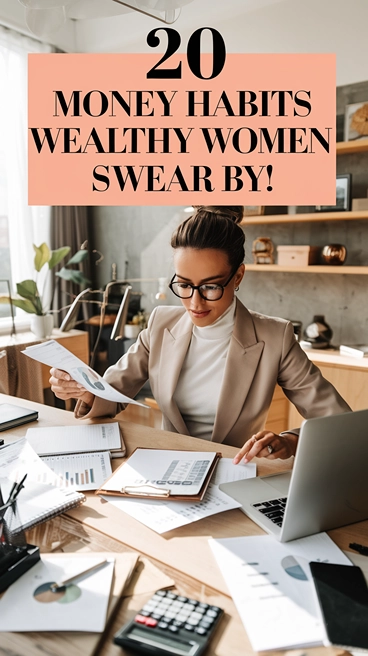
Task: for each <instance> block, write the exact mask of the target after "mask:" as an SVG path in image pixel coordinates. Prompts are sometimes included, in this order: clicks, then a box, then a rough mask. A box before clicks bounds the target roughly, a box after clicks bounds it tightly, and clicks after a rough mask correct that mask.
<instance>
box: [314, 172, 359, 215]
mask: <svg viewBox="0 0 368 656" xmlns="http://www.w3.org/2000/svg"><path fill="white" fill-rule="evenodd" d="M350 209H351V173H344V174H343V175H337V176H336V205H316V212H349V210H350Z"/></svg>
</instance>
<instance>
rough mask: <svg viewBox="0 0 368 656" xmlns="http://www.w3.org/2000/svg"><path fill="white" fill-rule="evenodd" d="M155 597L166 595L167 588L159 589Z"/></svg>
mask: <svg viewBox="0 0 368 656" xmlns="http://www.w3.org/2000/svg"><path fill="white" fill-rule="evenodd" d="M154 596H155V597H166V590H157V592H156V594H155V595H154Z"/></svg>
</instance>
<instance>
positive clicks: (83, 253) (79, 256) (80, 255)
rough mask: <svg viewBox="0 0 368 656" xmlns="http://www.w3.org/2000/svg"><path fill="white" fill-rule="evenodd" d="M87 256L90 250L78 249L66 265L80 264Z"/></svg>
mask: <svg viewBox="0 0 368 656" xmlns="http://www.w3.org/2000/svg"><path fill="white" fill-rule="evenodd" d="M87 257H88V251H87V250H86V249H82V250H80V251H77V252H76V253H75V254H74V255H73V257H71V258H70V260H69V261H68V262H67V264H66V266H69V264H79V262H83V260H85V259H86V258H87Z"/></svg>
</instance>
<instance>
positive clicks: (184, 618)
mask: <svg viewBox="0 0 368 656" xmlns="http://www.w3.org/2000/svg"><path fill="white" fill-rule="evenodd" d="M223 615H224V611H223V610H222V609H221V608H219V607H218V606H211V605H210V604H205V603H202V602H199V601H197V600H195V599H189V598H188V597H183V596H181V595H177V594H174V593H173V592H168V591H167V590H158V592H156V593H155V594H154V595H153V597H151V599H150V600H149V601H148V602H147V603H146V604H145V605H144V606H143V608H142V609H141V610H140V611H139V612H138V613H137V615H136V616H135V618H134V619H133V620H132V621H131V622H129V623H128V624H125V625H124V626H123V627H122V628H121V629H120V631H118V633H117V634H116V635H115V636H114V642H115V643H116V644H118V645H120V646H121V647H130V648H131V649H133V650H135V651H137V652H138V653H141V654H156V656H160V655H162V656H164V655H165V654H166V655H167V654H177V655H178V656H184V655H185V656H200V654H203V652H204V651H205V649H206V648H207V646H208V644H209V642H210V640H211V638H212V636H213V633H214V631H215V629H216V627H217V625H218V624H219V621H220V619H221V617H222V616H223Z"/></svg>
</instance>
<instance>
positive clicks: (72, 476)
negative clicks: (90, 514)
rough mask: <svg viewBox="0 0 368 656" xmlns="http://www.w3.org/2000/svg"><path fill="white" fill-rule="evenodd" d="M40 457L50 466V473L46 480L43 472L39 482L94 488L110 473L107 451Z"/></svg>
mask: <svg viewBox="0 0 368 656" xmlns="http://www.w3.org/2000/svg"><path fill="white" fill-rule="evenodd" d="M41 459H42V461H43V462H44V463H45V464H46V465H47V466H48V467H49V468H50V474H49V475H48V477H47V478H48V480H44V477H45V473H43V474H42V475H41V478H40V480H39V483H52V484H53V485H58V484H59V485H60V486H61V487H64V488H68V487H73V488H74V489H75V490H79V491H80V490H96V489H97V488H98V487H100V486H101V485H102V484H103V482H104V481H106V479H107V478H108V477H109V476H111V474H112V471H111V463H110V454H109V452H108V451H101V452H97V453H74V454H69V455H58V456H45V457H43V458H41ZM57 481H59V483H57Z"/></svg>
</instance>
